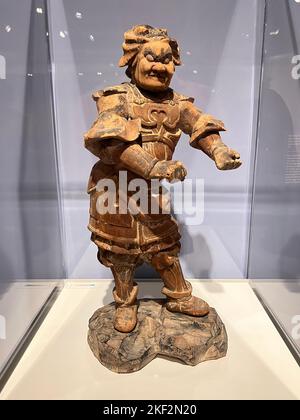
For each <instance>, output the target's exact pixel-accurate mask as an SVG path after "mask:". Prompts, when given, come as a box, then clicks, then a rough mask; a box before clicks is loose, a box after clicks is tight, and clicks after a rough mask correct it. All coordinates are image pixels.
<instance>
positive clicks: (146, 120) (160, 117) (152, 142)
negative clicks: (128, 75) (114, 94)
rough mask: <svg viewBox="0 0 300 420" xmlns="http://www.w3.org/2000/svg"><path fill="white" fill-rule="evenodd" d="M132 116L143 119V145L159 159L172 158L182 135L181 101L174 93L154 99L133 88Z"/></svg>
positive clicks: (131, 99) (131, 96)
mask: <svg viewBox="0 0 300 420" xmlns="http://www.w3.org/2000/svg"><path fill="white" fill-rule="evenodd" d="M129 103H130V107H129V108H130V116H131V118H140V119H141V126H142V130H141V137H142V147H143V149H145V150H146V151H147V152H148V153H151V154H152V155H153V156H155V157H157V158H158V159H166V160H170V159H172V155H173V152H174V149H175V147H176V144H177V143H178V140H179V138H180V135H181V130H180V129H179V128H178V125H179V119H180V107H179V101H178V100H176V99H175V98H174V95H172V97H170V95H168V96H166V98H164V99H161V100H157V99H155V100H152V99H150V98H147V97H145V96H143V95H142V94H141V92H140V91H139V90H138V89H137V88H136V87H132V88H131V95H130V99H129Z"/></svg>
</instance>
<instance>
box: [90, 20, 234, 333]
mask: <svg viewBox="0 0 300 420" xmlns="http://www.w3.org/2000/svg"><path fill="white" fill-rule="evenodd" d="M124 37H125V39H124V43H123V56H122V57H121V59H120V61H119V66H121V67H123V66H127V69H126V74H127V76H128V77H129V79H130V82H126V83H122V84H121V85H117V86H112V87H108V88H105V89H103V90H99V91H96V92H95V93H94V94H93V99H94V100H95V101H96V106H97V110H98V117H97V119H96V121H95V122H94V124H93V126H92V127H91V129H90V130H89V131H88V132H87V133H86V135H85V147H86V148H87V149H88V150H89V151H90V152H92V153H93V154H94V155H96V156H97V157H98V158H99V161H98V162H97V163H96V164H95V166H94V167H93V169H92V172H91V175H90V180H89V185H88V192H89V194H90V200H91V205H90V222H89V230H90V231H91V232H92V237H91V239H92V241H93V242H94V243H95V244H96V245H97V247H98V259H99V261H100V262H101V263H102V264H104V265H105V266H106V267H110V269H111V271H112V274H113V277H114V281H115V288H114V291H113V296H114V300H115V307H114V309H113V312H112V313H111V316H112V323H113V326H114V329H115V330H117V331H118V332H120V333H123V334H125V333H127V334H128V333H130V332H132V331H133V330H134V329H135V328H137V327H136V325H137V311H138V301H137V294H138V285H137V284H136V283H135V282H134V271H135V268H136V267H137V265H139V264H142V263H143V262H146V263H149V264H151V265H152V266H153V267H154V268H155V269H156V271H157V272H158V273H159V275H160V277H161V279H162V281H163V283H164V286H163V289H162V293H163V294H164V295H165V296H166V301H165V302H164V304H165V305H164V307H165V309H164V310H165V311H169V312H174V313H179V314H185V315H187V316H189V317H204V318H205V317H207V316H209V311H210V307H209V305H208V304H207V303H206V302H205V301H204V300H202V299H200V298H199V297H196V296H193V295H192V287H191V284H190V283H189V282H188V281H187V280H185V278H184V276H183V273H182V270H181V266H180V261H179V257H178V255H179V251H180V242H179V241H180V234H179V232H178V226H177V223H176V221H175V220H174V219H173V217H172V216H171V215H170V214H162V213H159V214H157V213H156V214H152V213H151V211H149V212H144V211H134V212H132V211H130V209H129V210H128V211H126V212H124V211H120V199H121V198H122V197H120V195H121V194H120V193H118V194H117V195H116V196H115V198H116V201H115V203H114V206H113V208H114V209H115V211H111V212H109V211H107V212H106V213H105V212H103V211H100V212H99V207H101V208H103V206H104V207H105V202H104V201H105V200H106V201H107V199H108V198H107V197H108V196H107V191H105V193H104V191H101V189H99V188H98V187H97V185H99V181H101V180H103V179H109V180H111V181H113V182H114V184H115V185H116V191H119V189H118V188H119V186H120V185H119V184H120V174H123V175H124V174H126V182H127V183H129V182H130V181H131V180H133V179H137V178H138V179H143V180H145V181H146V182H147V188H148V196H149V201H150V200H151V180H154V179H157V180H162V179H166V180H167V181H169V182H173V181H183V180H184V178H185V177H186V174H187V172H186V169H185V167H184V165H183V164H182V163H181V162H180V161H176V160H172V156H173V153H174V150H175V147H176V144H177V143H178V140H179V138H180V135H181V133H182V132H184V133H186V134H188V135H189V136H190V145H191V146H192V147H194V148H195V149H198V150H201V151H202V152H204V153H205V154H206V155H208V156H209V157H210V158H211V159H213V160H214V162H215V164H216V166H217V168H218V169H220V170H228V169H236V168H238V167H239V166H240V165H241V161H240V155H239V154H238V153H237V152H236V151H234V150H232V149H230V148H229V147H227V146H226V145H225V144H224V143H223V142H222V141H221V137H220V134H219V133H220V132H221V131H224V130H225V128H224V125H223V123H222V121H219V120H217V119H215V118H214V117H212V116H211V115H208V114H205V113H203V112H202V111H201V110H199V109H198V108H196V107H195V106H194V104H193V102H194V99H193V98H190V97H187V96H184V95H182V94H179V93H177V92H175V91H174V90H173V89H171V88H170V87H169V86H170V82H171V79H172V76H173V74H174V72H175V67H176V66H179V65H180V64H181V61H180V54H179V48H178V44H177V42H176V41H175V40H174V39H172V38H170V37H169V35H168V33H167V31H166V30H165V29H158V28H153V27H151V26H148V25H138V26H134V27H133V28H132V29H130V30H129V31H127V32H126V33H125V35H124ZM127 198H128V199H129V198H130V193H128V195H127ZM101 200H102V201H101ZM125 201H126V198H125ZM123 202H124V197H123ZM99 203H100V204H99ZM128 207H129V206H128Z"/></svg>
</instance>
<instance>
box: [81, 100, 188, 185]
mask: <svg viewBox="0 0 300 420" xmlns="http://www.w3.org/2000/svg"><path fill="white" fill-rule="evenodd" d="M94 99H95V97H94ZM95 100H96V105H97V109H98V113H99V114H98V118H97V119H96V121H95V122H94V124H93V125H92V127H91V128H90V130H89V131H88V132H87V133H86V134H85V136H84V141H85V147H86V148H87V149H88V150H89V151H90V152H91V153H93V154H94V155H95V156H97V157H98V158H100V159H101V160H102V161H103V163H105V164H108V165H115V166H117V167H118V168H119V169H120V170H122V169H128V170H130V171H132V172H134V173H136V174H137V175H140V176H142V177H143V178H146V179H151V178H160V179H163V178H166V179H168V180H173V179H184V177H185V175H186V173H185V170H184V168H183V167H182V164H181V163H180V162H177V161H159V160H158V159H157V158H155V157H154V156H152V155H151V154H150V153H147V152H146V151H145V150H144V149H143V148H142V147H141V145H140V144H139V143H140V131H141V122H140V120H139V119H130V118H129V117H128V111H127V109H126V98H125V95H122V94H116V95H109V96H104V95H101V94H100V95H98V96H96V99H95Z"/></svg>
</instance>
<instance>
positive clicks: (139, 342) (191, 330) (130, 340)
mask: <svg viewBox="0 0 300 420" xmlns="http://www.w3.org/2000/svg"><path fill="white" fill-rule="evenodd" d="M164 303H165V301H164V300H153V299H149V300H146V299H143V300H140V301H139V307H138V323H137V325H136V327H135V329H134V330H133V331H132V332H130V333H120V332H119V331H117V330H115V329H114V326H113V318H114V313H115V304H114V303H111V304H109V305H106V306H104V307H103V308H100V309H98V310H97V311H96V312H95V313H94V315H93V316H92V318H91V319H90V321H89V332H88V343H89V345H90V348H91V350H92V352H93V353H94V355H95V356H96V358H97V359H98V360H99V361H100V362H101V363H102V364H103V365H104V366H106V367H107V368H108V369H110V370H112V371H113V372H117V373H130V372H136V371H137V370H140V369H142V368H143V367H144V366H146V365H147V364H148V363H149V362H151V360H153V359H154V358H155V357H156V356H159V355H161V356H167V357H168V358H172V359H175V360H181V361H183V362H184V363H186V364H188V365H192V366H194V365H197V364H198V363H200V362H204V361H206V360H214V359H219V358H220V357H224V356H225V355H226V352H227V334H226V330H225V326H224V324H223V323H222V321H221V319H220V317H219V316H218V314H217V312H216V310H215V309H213V308H211V309H210V312H209V314H208V315H207V316H205V317H201V318H200V317H194V316H188V315H184V314H179V313H172V312H169V311H168V310H167V309H166V308H165V307H164Z"/></svg>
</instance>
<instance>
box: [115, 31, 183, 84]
mask: <svg viewBox="0 0 300 420" xmlns="http://www.w3.org/2000/svg"><path fill="white" fill-rule="evenodd" d="M122 46H123V52H124V53H123V56H122V57H121V59H120V61H119V66H120V67H123V66H127V70H126V74H127V76H128V77H130V78H131V79H132V81H133V82H134V83H135V84H136V85H137V86H138V87H141V88H142V89H145V90H149V91H154V92H161V91H164V90H166V89H168V87H169V85H170V82H171V79H172V77H173V74H174V72H175V66H179V65H180V64H181V63H180V55H179V48H178V44H177V42H176V41H175V39H171V38H169V36H168V33H167V30H166V29H160V28H153V27H152V26H149V25H138V26H134V27H133V28H132V29H130V30H129V31H127V32H125V34H124V43H123V45H122Z"/></svg>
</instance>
